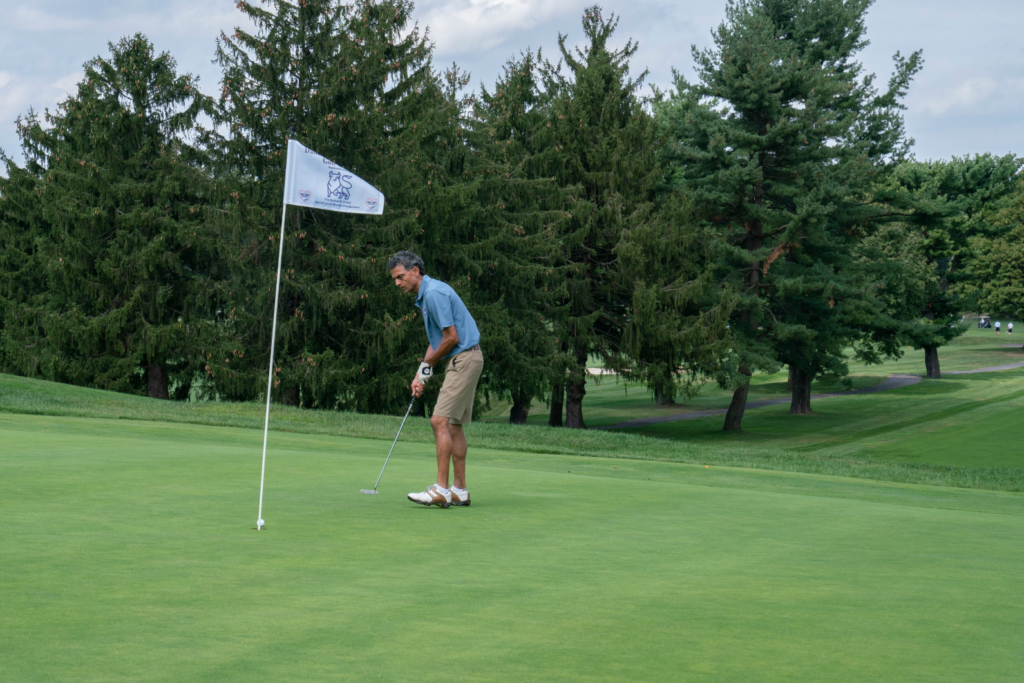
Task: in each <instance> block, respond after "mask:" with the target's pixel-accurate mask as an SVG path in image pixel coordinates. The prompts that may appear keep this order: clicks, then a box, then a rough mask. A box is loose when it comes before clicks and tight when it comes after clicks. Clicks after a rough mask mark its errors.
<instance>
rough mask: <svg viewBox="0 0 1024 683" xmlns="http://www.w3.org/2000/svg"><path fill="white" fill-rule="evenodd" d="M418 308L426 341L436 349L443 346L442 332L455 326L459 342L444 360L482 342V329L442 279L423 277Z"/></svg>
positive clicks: (417, 298)
mask: <svg viewBox="0 0 1024 683" xmlns="http://www.w3.org/2000/svg"><path fill="white" fill-rule="evenodd" d="M416 308H418V309H420V311H421V312H422V313H423V322H424V324H425V325H426V326H427V339H429V340H430V345H431V346H432V347H433V348H435V349H436V348H437V347H439V346H440V345H441V330H442V329H444V328H446V327H451V326H452V325H454V326H455V333H456V334H458V335H459V343H458V344H457V345H456V346H455V348H454V349H452V351H451V353H449V354H448V355H447V356H445V358H449V357H451V356H454V355H456V354H459V353H462V352H463V351H465V350H466V349H470V348H473V347H474V346H476V345H477V344H479V343H480V330H478V329H477V328H476V321H475V320H473V316H472V315H470V314H469V309H468V308H466V304H464V303H462V299H460V298H459V295H458V294H456V293H455V290H454V289H452V288H451V287H450V286H448V285H446V284H445V283H443V282H441V281H440V280H435V279H434V278H432V277H430V276H429V275H424V276H423V279H422V280H421V281H420V291H419V294H418V295H417V296H416Z"/></svg>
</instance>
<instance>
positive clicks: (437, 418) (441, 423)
mask: <svg viewBox="0 0 1024 683" xmlns="http://www.w3.org/2000/svg"><path fill="white" fill-rule="evenodd" d="M430 426H431V427H433V428H434V431H435V432H437V431H442V430H447V429H448V416H447V415H432V416H431V417H430Z"/></svg>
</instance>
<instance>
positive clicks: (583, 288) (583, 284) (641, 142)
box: [538, 6, 661, 429]
mask: <svg viewBox="0 0 1024 683" xmlns="http://www.w3.org/2000/svg"><path fill="white" fill-rule="evenodd" d="M617 23H618V20H617V18H616V17H615V16H614V15H612V16H611V17H610V18H609V19H607V20H606V19H605V18H604V17H603V16H602V13H601V9H600V8H599V7H597V6H593V7H588V8H587V9H586V10H585V11H584V15H583V31H584V35H585V36H586V40H587V45H586V47H585V48H583V49H582V50H577V51H575V53H574V52H573V51H571V50H570V49H569V48H568V47H567V46H566V40H567V36H564V35H561V34H560V35H559V38H558V43H559V49H560V51H561V56H562V60H563V61H562V62H559V63H558V64H557V65H553V64H551V63H550V62H548V61H545V62H544V65H543V68H542V69H541V73H542V78H543V82H544V97H545V99H546V106H545V109H546V113H547V121H546V122H545V124H544V126H543V128H542V129H541V134H540V135H539V136H538V144H539V148H542V149H545V150H546V151H545V152H544V154H543V155H541V156H540V157H539V159H538V163H540V164H542V166H541V168H543V173H545V174H547V175H550V176H551V177H553V178H555V179H556V180H557V182H558V184H559V185H560V186H561V187H563V188H573V189H574V192H576V193H578V194H577V196H578V200H577V201H576V202H575V203H574V204H573V207H572V211H571V212H570V213H571V216H572V218H571V220H570V221H568V222H566V223H565V224H563V225H562V226H561V229H560V233H559V238H560V240H561V243H562V254H561V259H562V264H563V265H564V270H563V272H564V277H563V279H562V283H561V285H560V287H559V289H558V291H557V292H556V295H557V296H556V300H555V302H554V303H553V305H552V307H551V309H550V311H551V313H550V315H551V317H552V319H553V321H554V324H555V328H556V330H557V336H558V339H559V341H560V343H562V344H564V348H565V351H566V353H567V356H568V358H569V360H570V365H569V368H568V372H567V373H566V375H565V376H564V383H565V406H566V414H565V426H566V427H569V428H577V429H580V428H585V427H586V425H585V423H584V420H583V397H584V395H585V393H586V377H587V375H586V369H587V363H588V359H589V358H590V356H591V355H592V354H594V355H600V356H603V357H605V358H606V359H608V360H609V361H614V359H616V358H619V357H621V356H622V355H623V346H622V344H623V333H624V330H625V328H626V326H627V324H628V321H629V307H630V303H631V300H632V296H633V285H632V283H628V282H625V281H624V280H623V278H622V277H621V275H620V273H619V272H618V255H617V253H616V249H617V248H618V246H619V245H620V243H621V241H622V235H623V233H624V231H629V230H636V229H638V228H640V227H641V226H642V225H644V224H645V223H646V222H648V221H650V220H653V214H654V203H653V200H654V193H655V190H656V188H657V183H658V181H659V180H660V178H661V169H660V166H659V164H658V162H657V159H656V156H657V144H656V134H655V126H654V121H653V119H652V118H651V117H650V116H649V114H648V113H647V112H646V111H644V106H643V105H644V103H643V101H642V100H641V99H640V97H639V96H638V94H637V93H638V91H639V89H640V87H641V86H642V84H643V79H644V77H645V76H646V72H644V73H643V74H641V75H640V76H639V77H638V78H636V79H631V78H630V77H629V59H630V58H631V57H632V56H633V54H634V53H635V52H636V45H635V44H634V43H633V42H632V41H629V42H628V43H627V44H626V45H625V47H623V48H622V49H620V50H612V49H611V48H610V47H609V45H608V40H609V38H610V37H611V35H612V33H613V32H614V30H615V28H616V25H617ZM563 63H564V65H565V67H566V69H567V72H568V73H567V74H563V73H562V69H561V67H562V64H563ZM559 379H561V378H558V379H556V381H555V383H554V391H555V392H560V388H559V386H558V385H559ZM556 399H557V396H556V398H553V401H554V400H556ZM552 422H555V420H552Z"/></svg>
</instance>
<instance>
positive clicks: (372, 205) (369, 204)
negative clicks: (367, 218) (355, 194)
mask: <svg viewBox="0 0 1024 683" xmlns="http://www.w3.org/2000/svg"><path fill="white" fill-rule="evenodd" d="M379 203H380V202H378V201H377V200H376V199H370V198H367V199H366V208H367V209H371V210H372V209H376V208H377V204H379Z"/></svg>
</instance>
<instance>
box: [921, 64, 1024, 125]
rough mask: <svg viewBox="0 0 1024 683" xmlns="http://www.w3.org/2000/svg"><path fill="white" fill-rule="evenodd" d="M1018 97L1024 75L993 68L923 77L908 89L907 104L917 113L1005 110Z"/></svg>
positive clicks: (1023, 89) (1023, 91) (1023, 86)
mask: <svg viewBox="0 0 1024 683" xmlns="http://www.w3.org/2000/svg"><path fill="white" fill-rule="evenodd" d="M922 80H925V79H922ZM1022 97H1024V78H1020V77H1017V76H1014V75H1010V74H1006V73H999V72H998V71H996V70H989V71H987V72H986V71H972V72H969V73H964V72H961V73H957V74H950V75H949V76H947V77H945V78H943V79H941V80H939V79H928V80H925V82H923V83H921V84H920V86H919V87H916V88H911V91H910V95H909V97H908V98H907V105H908V107H909V108H910V109H912V110H913V111H914V112H915V113H916V114H917V115H920V116H929V117H941V116H944V115H950V116H956V115H962V114H968V113H973V114H984V113H987V112H988V111H989V110H991V109H993V108H998V109H1005V108H1006V105H1007V104H1008V103H1009V102H1012V101H1014V100H1015V101H1017V102H1018V103H1019V102H1020V100H1021V99H1022ZM1018 106H1019V105H1018Z"/></svg>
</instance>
